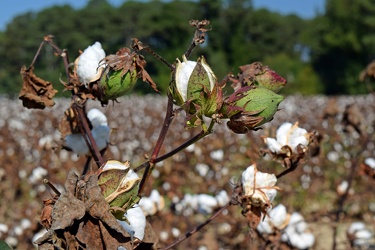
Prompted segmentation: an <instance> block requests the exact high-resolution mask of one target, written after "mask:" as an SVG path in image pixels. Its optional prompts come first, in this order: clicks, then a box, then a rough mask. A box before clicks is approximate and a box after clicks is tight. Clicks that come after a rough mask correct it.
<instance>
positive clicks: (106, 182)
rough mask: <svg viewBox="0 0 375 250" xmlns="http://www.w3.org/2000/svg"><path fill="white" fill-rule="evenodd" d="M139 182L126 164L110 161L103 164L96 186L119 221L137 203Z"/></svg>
mask: <svg viewBox="0 0 375 250" xmlns="http://www.w3.org/2000/svg"><path fill="white" fill-rule="evenodd" d="M140 180H141V179H140V178H139V177H138V175H137V174H136V173H135V172H134V171H133V170H132V169H131V168H130V165H129V163H128V162H125V163H121V162H119V161H114V160H111V161H108V162H107V163H106V164H105V166H104V168H103V171H102V172H101V173H100V175H99V179H98V185H99V187H100V189H101V190H102V194H103V196H104V198H105V200H106V201H107V202H108V204H109V206H110V207H111V208H113V214H114V215H115V217H116V218H117V219H119V220H121V219H122V217H123V215H124V212H126V210H128V209H129V208H131V207H132V206H133V205H134V204H136V203H137V202H138V201H139V199H140V197H139V196H138V189H139V182H140ZM116 208H119V209H116Z"/></svg>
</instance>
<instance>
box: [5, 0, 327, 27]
mask: <svg viewBox="0 0 375 250" xmlns="http://www.w3.org/2000/svg"><path fill="white" fill-rule="evenodd" d="M87 1H88V0H16V1H14V0H13V1H10V0H1V8H0V30H4V29H5V27H6V25H7V24H8V23H9V22H10V21H11V20H12V19H13V17H15V16H17V15H20V14H23V13H25V12H28V11H34V12H37V11H39V10H41V9H43V8H46V7H50V6H52V5H62V4H70V5H71V6H73V7H74V8H82V7H84V6H85V5H86V3H87ZM108 1H109V2H110V3H111V4H113V5H115V6H118V5H121V3H123V2H124V1H125V0H108ZM253 3H254V6H255V7H256V8H261V7H264V8H267V9H269V10H271V11H276V12H279V13H282V14H292V13H294V14H297V15H299V16H301V17H303V18H312V17H314V16H315V15H316V13H317V12H318V11H319V12H322V11H323V10H324V3H325V0H253Z"/></svg>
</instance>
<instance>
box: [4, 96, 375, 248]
mask: <svg viewBox="0 0 375 250" xmlns="http://www.w3.org/2000/svg"><path fill="white" fill-rule="evenodd" d="M69 104H70V100H68V99H57V100H56V105H55V106H54V107H53V108H52V109H50V110H44V111H38V110H28V109H25V108H23V107H22V105H21V103H20V101H18V100H10V99H7V98H0V128H1V130H0V162H1V164H0V239H3V240H6V242H7V243H8V244H10V245H11V246H12V247H14V248H17V249H31V248H32V243H31V242H32V240H33V237H34V236H35V234H37V233H38V232H39V231H40V230H41V229H42V226H41V225H40V224H39V223H38V222H39V216H40V213H41V210H42V206H43V203H42V201H43V199H45V198H50V197H51V195H52V191H51V190H50V189H49V188H48V187H46V186H45V185H44V184H43V183H42V180H43V179H44V178H47V179H48V180H49V181H50V182H52V183H53V184H54V185H55V186H56V187H57V188H58V189H61V190H62V189H63V186H62V185H63V183H64V182H65V180H66V175H67V173H68V172H69V170H72V169H73V170H75V171H77V172H78V173H81V172H82V170H83V167H84V164H85V161H86V159H85V157H83V156H81V157H78V156H77V155H75V154H74V153H72V152H68V151H66V150H63V149H61V145H62V141H61V139H60V133H59V130H58V127H59V121H60V119H61V118H62V116H63V113H64V111H65V110H66V109H67V108H68V107H69ZM166 104H167V100H166V98H165V97H163V96H156V95H152V96H151V95H150V96H143V97H137V96H127V97H123V98H120V99H119V103H116V104H115V105H112V104H109V105H108V106H107V107H105V108H102V107H101V106H100V105H99V104H94V103H93V102H89V103H88V110H89V109H91V108H94V107H95V108H98V109H100V110H101V111H102V112H103V113H105V115H106V116H107V118H108V126H109V127H110V129H111V136H110V146H109V148H108V150H107V153H106V155H105V157H106V159H115V160H119V161H126V160H129V161H130V164H131V166H132V167H137V166H138V165H139V164H141V163H143V162H144V161H145V155H148V154H150V153H151V152H152V148H153V145H154V144H155V142H156V140H157V137H158V134H159V129H160V127H161V125H162V122H163V118H164V113H163V112H160V111H162V110H165V108H166ZM279 108H280V111H279V112H277V113H276V115H275V118H274V120H273V121H271V122H270V123H267V124H266V125H264V126H262V127H263V129H262V130H259V131H256V132H250V133H248V134H246V135H237V134H234V133H232V132H230V131H229V130H228V129H227V127H226V125H225V122H224V123H223V124H221V125H216V126H215V127H214V133H213V134H211V135H210V136H208V137H206V138H204V139H203V140H201V141H199V142H197V143H196V144H194V145H192V146H190V147H188V148H187V149H185V150H184V151H183V152H180V153H178V154H177V155H175V156H173V157H172V158H170V159H168V160H165V161H163V162H161V163H158V164H157V167H156V169H155V170H154V171H153V173H152V176H153V178H152V181H151V182H150V184H149V186H147V188H146V193H145V196H146V197H147V198H148V199H149V200H151V201H152V202H154V206H153V205H151V206H150V203H149V202H148V203H147V202H146V201H143V203H144V204H146V205H145V206H147V214H148V217H147V220H148V221H149V222H150V223H151V225H152V226H153V228H154V230H155V232H156V233H157V234H158V236H159V241H160V244H161V245H166V244H168V243H171V242H173V241H174V240H175V239H176V238H178V237H179V236H181V235H183V234H184V232H186V231H188V230H189V229H192V228H193V227H195V226H196V225H198V224H199V223H201V222H203V221H204V220H205V219H206V218H207V216H208V214H209V213H211V212H212V211H214V210H215V208H217V207H219V206H220V205H222V204H223V203H224V204H225V203H226V202H227V199H229V198H228V197H230V195H231V190H232V185H231V184H233V183H235V182H236V181H238V180H239V179H240V177H241V173H242V172H243V171H244V170H245V169H246V167H247V166H250V165H251V164H253V163H257V167H258V169H259V171H263V172H268V173H275V174H277V173H280V172H282V171H283V167H282V165H281V164H279V163H277V162H275V161H272V160H271V158H270V156H268V155H266V156H264V157H263V156H262V155H260V153H259V152H260V150H261V149H262V148H266V145H265V144H264V141H263V139H262V137H261V136H263V137H273V138H274V137H275V133H276V130H277V128H278V127H279V126H280V125H281V124H282V123H284V122H291V123H295V122H297V121H298V122H299V126H300V127H302V128H304V129H306V130H308V131H313V130H316V131H317V132H319V134H320V135H321V136H322V141H321V147H320V152H319V154H318V156H316V157H312V158H310V159H308V160H306V161H305V162H303V163H302V164H300V165H299V167H298V169H297V170H296V171H294V172H292V173H291V174H288V175H286V176H284V177H282V178H281V179H279V180H278V182H277V185H278V186H279V187H280V188H281V189H282V191H281V192H278V195H277V196H276V199H275V201H274V202H273V205H274V206H277V205H278V204H282V205H284V206H285V208H286V211H288V213H290V214H292V213H294V212H298V213H299V214H300V215H301V216H303V219H304V221H305V222H306V223H307V225H308V227H307V229H306V230H307V231H308V233H311V234H312V235H314V238H315V242H314V247H313V249H331V246H332V239H333V230H332V227H333V225H334V224H335V223H334V218H335V214H336V211H337V207H338V202H339V199H340V195H342V193H344V192H345V191H346V189H347V179H348V176H349V174H350V173H351V172H350V171H351V167H352V165H353V164H355V165H356V168H355V173H354V175H353V177H354V179H353V183H352V186H351V190H350V191H349V197H348V198H347V200H346V202H345V204H344V207H343V210H344V213H343V215H342V218H341V220H340V223H339V225H338V238H337V239H338V241H337V248H338V249H348V248H350V241H349V238H350V237H348V235H351V237H356V231H355V228H360V229H361V230H367V231H366V232H367V233H364V234H361V235H365V236H367V238H366V239H367V241H366V242H367V243H368V244H375V243H374V236H373V235H374V234H375V226H374V225H375V193H374V185H375V178H374V176H375V160H374V159H375V133H374V132H375V97H374V95H365V96H356V97H353V96H340V97H332V98H329V97H326V96H314V97H305V96H304V97H302V96H288V97H286V99H285V101H283V102H282V103H281V104H280V106H279ZM198 132H199V131H198V130H195V129H190V130H186V129H185V128H184V114H179V115H178V116H177V117H176V118H175V120H174V122H173V123H172V126H171V129H170V131H169V134H168V135H167V138H166V141H165V143H164V145H165V147H164V148H163V149H162V151H161V154H160V155H162V154H164V153H167V152H169V151H170V150H172V149H174V148H176V147H177V146H179V145H181V143H183V142H184V141H186V140H187V139H188V138H191V137H192V136H193V135H194V134H196V133H198ZM361 134H362V135H365V136H367V137H368V138H369V139H368V140H367V141H366V145H363V144H361V143H360V135H361ZM92 167H93V168H96V165H95V164H92ZM156 190H157V192H156ZM141 205H142V202H141ZM353 222H356V223H357V222H363V223H364V225H362V224H354V226H353V224H352V223H353ZM359 225H360V226H359ZM263 226H264V225H263ZM353 228H354V229H353ZM347 233H349V234H348V235H347ZM251 235H252V234H251V232H249V227H248V225H247V222H246V219H245V218H244V217H242V215H241V213H240V208H238V207H230V208H229V209H227V210H225V212H224V213H223V214H222V215H221V216H219V217H218V218H217V219H216V220H214V221H213V222H212V224H211V226H209V227H207V228H205V229H203V230H202V231H200V232H199V233H197V234H196V235H194V236H192V238H191V239H189V240H187V241H185V242H183V243H181V244H180V245H179V246H178V248H179V249H251V247H255V248H257V244H259V245H260V246H261V245H264V243H262V242H252V239H251ZM358 235H360V234H358ZM351 239H352V242H353V238H351ZM358 242H360V241H357V243H358Z"/></svg>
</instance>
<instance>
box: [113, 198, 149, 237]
mask: <svg viewBox="0 0 375 250" xmlns="http://www.w3.org/2000/svg"><path fill="white" fill-rule="evenodd" d="M124 216H125V217H126V219H127V221H128V222H129V223H127V222H126V221H121V220H118V221H119V222H120V224H121V226H122V227H123V228H124V229H125V230H126V231H127V232H128V233H129V234H130V235H131V236H133V237H136V238H137V239H139V240H143V237H144V235H145V228H146V217H145V215H144V214H143V211H142V209H141V207H140V206H139V205H134V207H132V208H130V209H129V210H128V211H126V213H125V214H124Z"/></svg>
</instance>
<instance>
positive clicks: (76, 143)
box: [65, 134, 89, 155]
mask: <svg viewBox="0 0 375 250" xmlns="http://www.w3.org/2000/svg"><path fill="white" fill-rule="evenodd" d="M65 143H66V145H67V146H68V147H69V148H70V149H71V150H73V152H74V153H76V154H79V155H85V154H87V153H88V151H89V148H88V147H87V144H86V142H85V139H83V136H82V135H81V134H70V135H67V136H66V137H65Z"/></svg>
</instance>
